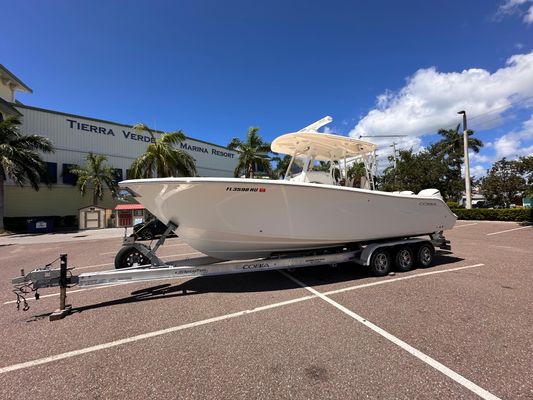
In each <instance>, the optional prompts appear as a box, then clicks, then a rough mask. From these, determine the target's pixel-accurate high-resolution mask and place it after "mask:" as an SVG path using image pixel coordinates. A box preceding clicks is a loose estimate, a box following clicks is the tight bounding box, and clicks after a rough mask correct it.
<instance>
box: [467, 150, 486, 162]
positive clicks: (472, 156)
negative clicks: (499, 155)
mask: <svg viewBox="0 0 533 400" xmlns="http://www.w3.org/2000/svg"><path fill="white" fill-rule="evenodd" d="M468 159H469V160H470V162H471V163H476V162H478V163H484V162H491V161H492V159H491V158H490V157H488V156H485V155H483V154H479V153H474V152H473V151H469V152H468Z"/></svg>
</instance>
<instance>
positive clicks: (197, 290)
mask: <svg viewBox="0 0 533 400" xmlns="http://www.w3.org/2000/svg"><path fill="white" fill-rule="evenodd" d="M462 260H463V259H462V258H458V257H454V256H451V255H450V254H449V253H445V252H439V253H437V255H436V256H435V263H434V265H435V267H439V266H443V265H447V264H453V263H456V262H459V261H462ZM435 267H430V268H427V269H425V270H430V269H431V268H435ZM291 274H292V275H293V276H295V277H296V278H297V279H299V280H301V281H303V282H305V283H306V284H307V285H309V286H321V285H330V284H335V283H342V282H349V281H354V282H356V281H359V280H362V279H368V278H372V279H376V280H379V279H380V278H374V277H372V275H371V274H370V271H369V270H368V268H365V267H360V266H354V264H353V263H346V264H340V265H339V266H337V267H335V268H332V267H325V266H318V267H306V268H298V269H296V270H294V271H292V272H291ZM299 288H301V286H300V285H298V284H296V283H295V282H293V281H292V280H290V279H287V278H286V277H284V276H282V275H281V274H280V273H279V272H278V271H262V272H255V273H253V274H252V273H243V274H234V275H219V276H205V277H198V278H193V279H190V280H188V281H186V282H183V283H180V284H178V285H172V284H170V283H167V284H162V285H156V286H151V287H148V288H145V289H141V290H136V291H133V292H131V295H130V296H128V297H123V298H121V299H115V300H109V301H104V302H101V303H97V304H90V305H86V306H81V307H74V308H73V309H72V312H73V313H81V312H84V311H89V310H96V309H100V308H106V307H112V306H118V305H123V304H131V303H140V302H144V301H153V300H160V299H170V298H174V297H181V296H193V295H199V294H205V293H257V292H270V291H280V290H291V289H299ZM47 315H49V314H45V315H41V316H36V317H43V316H47Z"/></svg>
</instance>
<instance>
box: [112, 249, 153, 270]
mask: <svg viewBox="0 0 533 400" xmlns="http://www.w3.org/2000/svg"><path fill="white" fill-rule="evenodd" d="M135 264H137V265H146V264H150V260H148V258H146V257H145V256H144V254H143V253H141V252H140V251H139V250H138V249H137V248H136V247H135V246H123V247H122V248H121V249H120V250H119V252H118V253H117V255H116V256H115V269H122V268H129V267H133V266H134V265H135Z"/></svg>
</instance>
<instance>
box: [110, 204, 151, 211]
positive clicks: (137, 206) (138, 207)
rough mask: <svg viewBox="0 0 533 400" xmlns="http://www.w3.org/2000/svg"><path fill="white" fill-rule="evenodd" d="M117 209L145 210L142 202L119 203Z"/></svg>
mask: <svg viewBox="0 0 533 400" xmlns="http://www.w3.org/2000/svg"><path fill="white" fill-rule="evenodd" d="M115 210H144V206H143V205H142V204H117V206H116V207H115Z"/></svg>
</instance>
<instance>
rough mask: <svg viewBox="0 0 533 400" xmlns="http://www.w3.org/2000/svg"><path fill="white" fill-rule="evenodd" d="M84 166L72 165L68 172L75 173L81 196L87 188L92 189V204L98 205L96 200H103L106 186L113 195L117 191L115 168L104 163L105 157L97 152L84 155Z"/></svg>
mask: <svg viewBox="0 0 533 400" xmlns="http://www.w3.org/2000/svg"><path fill="white" fill-rule="evenodd" d="M85 160H86V161H85V167H80V166H74V167H72V168H70V171H69V172H70V173H71V174H74V175H77V176H78V179H77V181H76V185H77V186H78V189H79V190H80V193H81V195H82V196H85V193H86V192H87V189H88V188H91V189H92V191H93V204H94V205H98V200H103V198H104V191H105V188H106V187H107V188H108V189H109V190H110V191H111V193H112V194H113V195H115V194H116V193H117V190H118V185H117V182H116V178H117V177H116V174H115V170H114V169H113V168H112V167H110V166H109V165H106V164H105V162H106V161H107V157H106V156H103V155H99V154H93V153H89V154H87V157H85Z"/></svg>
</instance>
